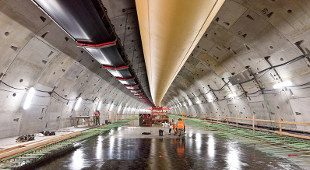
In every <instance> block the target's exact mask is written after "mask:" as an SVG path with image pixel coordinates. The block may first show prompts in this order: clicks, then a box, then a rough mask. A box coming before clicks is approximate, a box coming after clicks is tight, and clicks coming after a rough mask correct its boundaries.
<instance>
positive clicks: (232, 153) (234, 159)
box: [226, 142, 241, 170]
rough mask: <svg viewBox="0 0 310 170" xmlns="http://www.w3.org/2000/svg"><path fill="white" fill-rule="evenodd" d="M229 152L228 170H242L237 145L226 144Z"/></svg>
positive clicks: (227, 156)
mask: <svg viewBox="0 0 310 170" xmlns="http://www.w3.org/2000/svg"><path fill="white" fill-rule="evenodd" d="M226 146H227V147H228V152H227V155H226V161H227V164H228V165H227V168H228V169H234V170H235V169H241V162H240V151H239V150H238V146H237V144H236V143H233V142H228V143H227V144H226Z"/></svg>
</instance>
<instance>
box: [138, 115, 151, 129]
mask: <svg viewBox="0 0 310 170" xmlns="http://www.w3.org/2000/svg"><path fill="white" fill-rule="evenodd" d="M139 126H144V127H148V126H152V117H151V114H147V113H140V114H139Z"/></svg>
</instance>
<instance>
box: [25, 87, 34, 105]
mask: <svg viewBox="0 0 310 170" xmlns="http://www.w3.org/2000/svg"><path fill="white" fill-rule="evenodd" d="M34 93H35V89H34V88H33V87H31V88H30V89H29V90H28V93H27V96H26V99H25V102H24V105H23V109H24V110H27V109H29V107H30V105H31V101H32V98H33V96H34Z"/></svg>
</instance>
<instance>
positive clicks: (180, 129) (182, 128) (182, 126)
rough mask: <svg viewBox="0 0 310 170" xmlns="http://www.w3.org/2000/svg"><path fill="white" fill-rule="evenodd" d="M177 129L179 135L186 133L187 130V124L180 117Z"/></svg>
mask: <svg viewBox="0 0 310 170" xmlns="http://www.w3.org/2000/svg"><path fill="white" fill-rule="evenodd" d="M177 130H178V135H179V136H181V135H184V132H185V124H184V122H183V121H182V119H181V118H180V119H179V121H178V122H177Z"/></svg>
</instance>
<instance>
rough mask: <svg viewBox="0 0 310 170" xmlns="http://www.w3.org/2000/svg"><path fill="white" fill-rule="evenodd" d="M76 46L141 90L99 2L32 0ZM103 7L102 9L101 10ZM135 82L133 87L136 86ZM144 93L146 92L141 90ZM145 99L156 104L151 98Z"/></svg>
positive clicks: (89, 0) (125, 81)
mask: <svg viewBox="0 0 310 170" xmlns="http://www.w3.org/2000/svg"><path fill="white" fill-rule="evenodd" d="M32 1H33V2H34V3H35V4H36V5H37V6H38V7H39V8H40V9H41V10H42V11H43V12H45V13H46V14H47V15H48V16H49V17H50V18H51V19H52V20H53V21H54V22H55V23H56V24H58V26H59V27H61V28H62V29H63V30H64V31H65V32H66V33H67V34H68V35H69V36H70V37H71V38H72V39H74V40H75V41H76V42H77V46H78V47H80V48H83V49H84V50H85V51H87V52H88V53H89V54H90V55H91V56H92V57H93V58H94V59H96V60H97V61H98V62H99V63H100V64H102V65H103V66H102V67H103V68H105V69H107V70H108V71H109V72H110V73H111V74H112V75H113V76H114V77H117V79H118V80H119V81H120V82H121V83H122V84H124V85H125V86H126V88H128V89H132V90H140V91H139V92H142V90H141V89H139V84H138V83H137V82H136V80H135V78H134V74H133V71H132V70H131V68H130V67H129V66H128V64H127V62H126V61H127V60H126V59H125V57H123V56H122V55H121V54H122V53H120V51H119V48H118V47H119V46H120V44H118V42H117V36H116V35H115V34H114V32H113V30H112V27H111V25H110V24H109V22H108V20H107V18H104V19H102V16H103V11H102V8H101V7H100V4H99V3H98V2H97V1H91V0H32ZM99 8H100V9H99ZM133 85H134V86H133ZM142 93H143V92H142ZM143 102H145V103H147V104H149V105H150V106H153V104H151V103H150V102H149V101H148V100H143Z"/></svg>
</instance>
